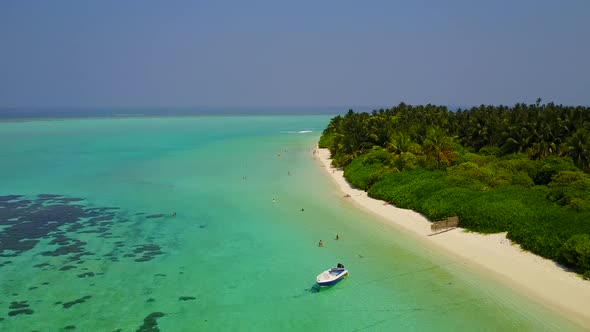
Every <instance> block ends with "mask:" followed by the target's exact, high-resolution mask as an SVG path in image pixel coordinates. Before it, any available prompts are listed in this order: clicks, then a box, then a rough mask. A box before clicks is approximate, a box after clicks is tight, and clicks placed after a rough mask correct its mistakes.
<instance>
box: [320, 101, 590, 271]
mask: <svg viewBox="0 0 590 332" xmlns="http://www.w3.org/2000/svg"><path fill="white" fill-rule="evenodd" d="M318 145H319V147H320V148H326V149H329V151H330V154H331V157H332V165H333V166H335V167H339V168H342V169H343V170H344V177H345V178H346V180H347V181H348V182H349V183H350V184H351V185H352V186H354V187H356V188H359V189H362V190H365V191H366V192H367V194H368V196H370V197H372V198H375V199H379V200H383V201H386V202H388V203H391V204H393V205H395V206H397V207H400V208H404V209H410V210H414V211H417V212H419V213H421V214H423V215H424V216H426V217H427V218H428V219H430V220H437V219H443V218H447V217H451V216H458V217H459V218H460V226H461V227H462V228H464V229H466V230H469V231H475V232H479V233H498V232H507V237H508V238H509V239H510V240H512V241H513V242H515V243H517V244H519V245H520V246H521V248H523V249H525V250H528V251H530V252H532V253H535V254H537V255H540V256H542V257H545V258H548V259H551V260H553V261H555V262H558V263H559V264H562V265H563V266H565V267H568V268H570V269H572V270H574V271H576V272H577V273H579V274H580V275H581V276H582V277H584V278H585V279H589V278H590V195H589V194H590V177H589V176H588V172H589V171H590V108H588V107H582V106H577V107H571V106H562V105H556V104H553V103H548V104H541V100H540V99H538V100H537V102H536V103H535V104H516V105H514V106H512V107H508V106H485V105H482V106H479V107H473V108H470V109H465V110H463V109H458V110H456V111H450V110H449V109H448V108H447V107H445V106H436V105H431V104H428V105H420V106H412V105H407V104H404V103H401V104H399V105H398V106H395V107H393V108H390V109H380V110H374V111H373V112H372V113H370V114H369V113H355V112H354V111H352V110H349V111H348V113H346V114H345V115H344V116H340V115H339V116H336V117H334V118H332V119H331V121H330V123H329V125H328V127H327V128H326V129H325V130H324V132H323V134H322V136H321V138H320V141H319V144H318Z"/></svg>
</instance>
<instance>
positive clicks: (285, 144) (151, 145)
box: [0, 108, 581, 331]
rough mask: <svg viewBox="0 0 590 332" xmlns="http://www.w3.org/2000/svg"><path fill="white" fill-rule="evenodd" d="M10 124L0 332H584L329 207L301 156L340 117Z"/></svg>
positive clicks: (351, 210) (1, 124) (3, 193)
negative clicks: (319, 278)
mask: <svg viewBox="0 0 590 332" xmlns="http://www.w3.org/2000/svg"><path fill="white" fill-rule="evenodd" d="M17 111H18V110H12V111H6V110H4V112H0V113H2V114H3V116H0V117H1V118H2V120H1V121H0V331H158V330H160V331H279V330H280V331H563V330H568V331H570V330H571V331H574V330H579V329H581V327H579V326H576V325H574V324H572V323H570V322H568V321H567V320H565V319H564V318H562V317H560V316H559V315H558V314H556V313H554V312H551V311H549V310H547V309H545V308H543V306H542V305H541V304H538V303H535V302H532V301H531V300H529V299H526V298H524V297H522V296H520V295H517V294H515V293H514V292H513V290H512V289H510V288H508V287H506V286H503V285H502V284H499V283H498V282H497V281H495V280H493V279H491V278H488V277H487V276H485V275H482V274H481V273H480V272H477V271H473V270H470V269H469V268H468V267H467V265H466V264H464V262H461V261H458V260H456V259H454V258H453V257H449V256H446V255H444V254H441V253H438V252H432V251H431V250H430V249H429V248H425V247H423V246H422V245H421V244H420V243H417V242H416V241H415V240H414V239H411V238H407V237H406V236H404V235H403V234H402V233H400V232H398V231H397V230H396V229H394V228H392V227H390V226H388V225H386V224H384V223H382V222H379V221H378V220H376V219H375V217H374V216H372V215H368V214H366V213H365V212H363V211H361V210H358V209H357V208H355V207H354V206H352V205H350V203H349V202H348V201H346V200H343V199H342V195H341V193H340V192H339V191H338V189H337V188H336V187H335V185H334V184H333V183H332V182H331V180H330V179H329V178H328V177H327V175H326V174H325V170H323V169H322V168H321V167H320V164H319V163H318V161H317V160H314V156H313V153H312V151H313V149H314V147H315V145H316V143H317V140H318V138H319V136H320V134H321V132H322V130H323V129H324V128H325V126H326V125H327V124H328V122H329V120H330V118H331V117H332V115H334V114H343V113H345V111H346V109H312V108H310V109H304V110H300V112H299V111H297V109H290V110H288V111H286V110H281V111H277V110H275V111H274V112H273V111H272V110H256V109H250V110H244V109H242V110H241V111H240V112H241V113H239V112H237V111H236V110H225V111H224V112H221V113H219V114H217V113H215V110H214V109H210V110H205V111H203V112H197V113H195V112H193V113H191V114H187V113H185V114H180V113H174V112H171V113H169V112H166V110H158V111H155V110H152V111H150V110H133V111H129V110H124V111H121V110H107V111H101V112H103V113H101V114H99V115H97V114H95V113H92V112H90V111H89V113H84V112H85V111H80V110H69V111H67V110H64V111H63V112H62V113H59V112H58V113H55V112H53V113H52V112H51V111H47V110H44V111H42V113H43V114H39V112H40V111H35V112H36V113H35V112H33V111H31V112H30V113H27V112H24V113H18V112H17ZM7 114H10V115H7ZM336 234H339V236H340V240H335V239H334V237H335V235H336ZM320 239H321V240H323V242H324V246H323V247H321V248H320V247H318V246H317V244H318V241H319V240H320ZM338 262H340V263H343V264H345V266H346V267H347V269H348V270H349V271H350V275H349V276H348V277H347V278H346V279H345V280H343V281H342V282H340V283H339V284H337V285H336V286H334V287H331V288H325V289H321V290H319V288H318V287H317V286H316V285H315V277H316V275H318V274H319V273H320V272H322V271H323V270H325V269H327V268H329V267H331V266H333V265H335V264H336V263H338Z"/></svg>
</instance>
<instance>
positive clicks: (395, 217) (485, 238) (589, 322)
mask: <svg viewBox="0 0 590 332" xmlns="http://www.w3.org/2000/svg"><path fill="white" fill-rule="evenodd" d="M315 155H316V158H318V157H319V160H320V161H321V165H322V167H324V168H325V170H326V172H327V174H329V175H330V176H331V177H332V179H333V180H334V181H335V182H336V184H337V185H338V187H339V188H340V189H341V190H342V192H343V194H342V196H345V195H346V194H348V195H350V197H347V198H344V197H343V198H342V199H346V200H350V202H351V204H356V205H358V206H360V207H362V208H365V209H367V210H368V211H370V212H372V213H374V214H376V215H377V216H379V217H382V218H383V219H384V221H386V222H387V223H388V224H390V225H392V226H394V227H397V228H398V229H400V230H404V231H406V232H407V233H409V234H412V235H414V236H415V237H416V238H418V239H420V240H421V241H424V242H425V245H434V246H436V247H437V248H440V249H443V250H445V251H446V252H448V253H450V254H452V255H456V256H457V257H458V258H460V259H462V260H464V261H465V262H468V263H469V264H472V266H473V267H476V268H478V269H482V270H485V271H486V272H488V274H489V273H491V274H492V275H494V276H496V277H497V279H499V280H501V281H502V282H504V283H506V284H507V285H509V286H510V287H511V288H513V289H514V290H515V291H516V292H520V293H522V294H523V295H526V296H528V297H530V298H533V299H534V300H536V301H539V302H541V303H542V304H544V305H545V306H547V307H548V308H550V309H552V310H555V311H558V312H560V313H561V314H562V315H564V316H566V317H568V318H570V319H572V320H573V321H575V322H578V323H580V324H582V325H583V326H586V327H588V326H590V281H586V280H583V279H581V278H580V277H578V276H577V275H576V274H575V273H572V272H567V271H564V270H563V269H562V268H561V267H559V266H557V265H556V264H555V263H554V262H553V261H551V260H548V259H545V258H542V257H540V256H537V255H534V254H531V253H529V252H525V251H523V250H521V248H520V246H518V245H516V244H512V243H511V241H510V240H509V239H507V238H506V234H505V233H500V234H491V235H483V234H477V233H467V232H465V231H464V230H463V229H461V228H456V229H453V230H451V231H448V232H444V233H440V234H437V235H434V236H428V235H429V234H432V232H431V231H430V222H429V221H428V220H427V219H426V218H425V217H424V216H422V215H420V214H419V213H416V212H414V211H411V210H405V209H400V208H397V207H395V206H393V205H391V204H384V202H383V201H380V200H376V199H373V198H370V197H368V196H367V193H366V192H364V191H362V190H358V189H354V188H352V187H351V186H350V184H348V182H347V181H346V180H345V179H344V172H343V171H342V170H339V169H336V168H333V167H332V166H331V165H330V162H331V159H330V151H329V150H327V149H317V150H316V152H315Z"/></svg>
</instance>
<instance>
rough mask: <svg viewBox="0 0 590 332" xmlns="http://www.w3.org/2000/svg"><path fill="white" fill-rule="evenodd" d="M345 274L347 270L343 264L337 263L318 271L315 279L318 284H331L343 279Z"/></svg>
mask: <svg viewBox="0 0 590 332" xmlns="http://www.w3.org/2000/svg"><path fill="white" fill-rule="evenodd" d="M347 275H348V271H347V270H346V269H345V268H344V265H342V264H340V263H338V266H337V267H333V268H331V269H328V270H326V271H324V272H322V273H320V274H319V275H318V276H317V278H316V281H317V283H318V285H320V286H332V285H334V284H336V283H337V282H339V281H340V280H342V279H344V277H345V276H347Z"/></svg>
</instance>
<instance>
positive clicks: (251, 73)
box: [0, 0, 590, 107]
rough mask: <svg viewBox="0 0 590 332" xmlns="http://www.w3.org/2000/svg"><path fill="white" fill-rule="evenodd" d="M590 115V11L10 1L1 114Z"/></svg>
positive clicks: (480, 5) (517, 2) (506, 4)
mask: <svg viewBox="0 0 590 332" xmlns="http://www.w3.org/2000/svg"><path fill="white" fill-rule="evenodd" d="M537 97H542V98H543V100H545V101H555V102H557V103H562V104H584V105H588V104H590V1H588V0H572V1H568V0H564V1H557V0H550V1H549V0H512V1H504V0H500V1H476V0H465V1H409V0H408V1H358V0H356V1H346V0H339V1H302V0H299V1H277V0H275V1H254V0H249V1H231V2H230V1H207V2H204V1H146V0H141V1H119V0H117V1H103V0H101V1H78V0H73V1H28V0H16V1H12V0H2V1H0V107H15V106H47V107H54V106H89V107H105V106H106V107H109V106H118V107H143V106H150V107H160V106H179V107H186V106H328V105H330V106H353V105H387V106H390V105H394V104H397V103H399V102H400V101H405V102H408V103H412V104H418V103H428V102H430V103H437V104H447V105H472V104H482V103H485V104H488V103H491V104H500V103H502V104H513V103H515V102H521V101H524V102H530V103H532V102H534V100H535V99H536V98H537Z"/></svg>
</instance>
